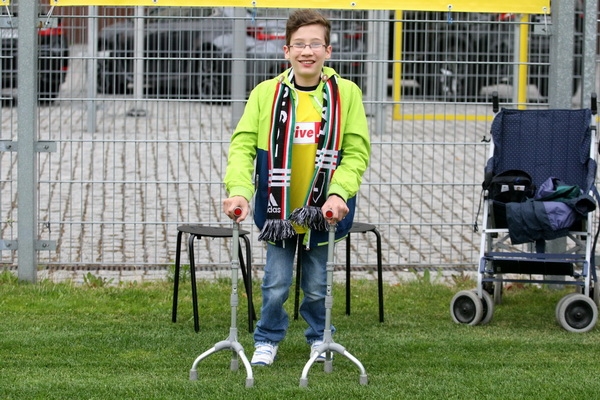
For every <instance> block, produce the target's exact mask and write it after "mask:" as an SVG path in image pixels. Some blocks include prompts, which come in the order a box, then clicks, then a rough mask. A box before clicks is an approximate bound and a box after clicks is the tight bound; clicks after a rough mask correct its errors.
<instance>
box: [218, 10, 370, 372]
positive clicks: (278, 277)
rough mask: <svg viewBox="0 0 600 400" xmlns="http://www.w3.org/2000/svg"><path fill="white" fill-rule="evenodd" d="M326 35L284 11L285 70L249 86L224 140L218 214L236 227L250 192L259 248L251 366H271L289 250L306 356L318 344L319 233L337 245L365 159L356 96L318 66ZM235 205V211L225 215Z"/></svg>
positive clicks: (327, 51)
mask: <svg viewBox="0 0 600 400" xmlns="http://www.w3.org/2000/svg"><path fill="white" fill-rule="evenodd" d="M330 31H331V24H330V22H329V20H327V19H326V18H325V17H324V16H323V15H321V14H320V13H319V12H317V11H314V10H309V9H303V10H297V11H295V12H293V13H292V14H291V15H290V17H289V19H288V21H287V24H286V45H284V46H283V51H284V54H285V58H286V59H287V60H289V61H290V63H291V68H289V69H288V70H286V71H285V72H283V73H282V74H280V75H279V76H277V77H276V78H273V79H270V80H267V81H264V82H262V83H260V84H259V85H257V86H256V87H255V88H254V90H253V91H252V93H251V94H250V97H249V99H248V102H247V104H246V108H245V110H244V114H243V115H242V117H241V119H240V121H239V123H238V125H237V127H236V130H235V132H234V133H233V136H232V138H231V144H230V147H229V157H228V164H227V170H226V173H225V179H224V183H225V187H226V190H227V193H228V195H229V197H228V198H227V199H225V200H224V201H223V211H224V213H225V214H226V215H227V216H229V217H230V218H232V219H234V220H236V221H237V222H241V221H243V220H244V219H245V218H246V217H247V215H248V213H249V211H250V206H249V202H250V200H251V199H252V196H253V195H254V192H256V195H255V198H254V200H255V207H254V221H255V223H256V225H257V226H258V228H259V229H260V230H261V233H260V235H259V237H258V238H259V240H264V241H266V242H267V254H266V263H265V270H264V277H263V283H262V287H261V288H262V299H263V300H262V308H261V317H260V320H259V321H258V323H257V326H256V330H255V332H254V341H255V351H254V355H253V357H252V360H251V364H252V365H271V364H272V363H273V361H274V359H275V356H276V354H277V350H278V346H279V343H280V342H281V341H282V340H283V339H284V338H285V335H286V332H287V328H288V324H289V319H288V314H287V313H286V311H285V310H284V308H283V305H284V303H285V301H286V300H287V298H288V295H289V289H290V286H291V284H292V275H293V271H294V256H295V252H296V248H297V249H298V251H302V252H303V253H302V280H301V288H302V290H303V292H304V299H303V301H302V304H301V306H300V314H301V315H302V317H303V318H304V320H305V321H306V322H307V323H308V328H307V329H306V331H305V337H306V342H307V343H308V344H309V345H310V346H311V352H312V351H313V350H314V349H315V348H316V347H318V346H319V345H321V344H322V343H323V330H324V329H325V295H326V287H327V281H326V280H327V279H326V265H327V246H326V245H327V229H328V228H327V227H328V224H337V229H336V240H337V239H340V238H342V237H344V236H345V235H346V234H347V233H348V230H349V229H350V227H351V226H352V220H353V218H354V206H355V203H356V198H355V196H356V193H357V191H358V189H359V187H360V183H361V180H362V175H363V173H364V172H365V170H366V168H367V165H368V161H369V156H370V139H369V133H368V127H367V118H366V115H365V111H364V106H363V103H362V93H361V91H360V89H359V88H358V86H356V85H355V84H354V83H353V82H351V81H349V80H346V79H342V78H341V77H340V76H339V75H338V74H337V73H336V72H335V71H334V70H333V69H332V68H328V67H325V66H324V64H325V61H326V60H327V59H329V58H330V57H331V52H332V47H331V45H330ZM255 165H256V167H255ZM253 173H254V179H253V176H252V175H253ZM236 208H241V210H242V212H241V215H239V216H236V215H235V214H234V210H235V209H236ZM326 211H330V214H331V215H332V216H331V218H327V217H325V213H326ZM296 243H297V246H296ZM331 329H332V332H334V328H333V327H331ZM323 360H324V355H320V357H319V359H318V361H323Z"/></svg>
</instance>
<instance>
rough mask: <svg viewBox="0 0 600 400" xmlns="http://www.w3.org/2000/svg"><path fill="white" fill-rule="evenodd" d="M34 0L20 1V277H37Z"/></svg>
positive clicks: (35, 33) (36, 131)
mask: <svg viewBox="0 0 600 400" xmlns="http://www.w3.org/2000/svg"><path fill="white" fill-rule="evenodd" d="M38 10H39V5H38V1H37V0H29V1H21V2H20V4H19V14H18V18H19V22H18V24H19V27H18V33H19V43H18V49H17V51H18V61H17V62H18V64H17V67H18V71H19V75H18V87H19V98H18V108H17V117H18V122H19V126H18V130H17V140H18V148H17V151H18V165H17V171H18V178H17V204H18V210H17V218H18V220H19V221H18V224H17V239H18V261H17V262H18V277H19V280H24V281H29V282H32V283H35V282H36V280H37V253H36V249H35V243H36V241H37V238H38V232H37V213H38V211H37V201H36V199H37V174H38V168H37V165H38V162H37V156H36V152H35V144H36V141H37V135H38V126H37V101H38V84H37V76H38V41H37V39H38V38H37V23H38V21H37V20H38Z"/></svg>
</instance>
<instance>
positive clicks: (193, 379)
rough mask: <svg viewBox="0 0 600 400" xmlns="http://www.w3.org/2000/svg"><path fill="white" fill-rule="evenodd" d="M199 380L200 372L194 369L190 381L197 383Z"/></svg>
mask: <svg viewBox="0 0 600 400" xmlns="http://www.w3.org/2000/svg"><path fill="white" fill-rule="evenodd" d="M197 380H198V371H196V370H194V369H192V370H190V381H197Z"/></svg>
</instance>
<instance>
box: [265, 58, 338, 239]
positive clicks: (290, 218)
mask: <svg viewBox="0 0 600 400" xmlns="http://www.w3.org/2000/svg"><path fill="white" fill-rule="evenodd" d="M288 79H289V81H290V82H292V81H293V70H290V73H289V75H288ZM321 79H322V80H323V82H324V85H323V110H322V113H321V128H320V131H319V138H318V144H317V153H316V155H315V172H314V175H313V178H312V183H311V189H310V191H309V192H308V193H307V195H306V199H305V202H304V204H305V206H304V207H302V208H297V209H295V210H293V211H292V212H291V213H290V210H289V196H290V180H291V175H292V169H291V168H292V145H293V142H294V127H295V126H296V104H295V100H294V97H293V96H292V95H291V92H292V88H290V87H289V86H288V85H287V84H285V83H284V79H283V77H282V78H281V79H280V80H279V82H278V84H277V87H276V89H275V96H274V101H273V110H272V113H271V140H270V143H269V155H268V159H269V177H268V208H267V220H266V222H265V225H264V226H263V228H262V230H261V232H260V235H259V236H258V239H259V240H266V241H278V240H284V239H289V238H291V237H293V236H294V235H295V234H296V232H295V230H294V227H293V225H292V223H295V224H297V225H300V226H303V227H306V228H308V229H311V230H318V231H326V230H327V227H328V224H327V221H325V218H324V217H323V214H322V212H321V207H322V206H323V204H324V203H325V200H326V198H327V189H328V186H329V182H330V181H331V178H332V176H333V173H334V171H335V169H336V168H337V164H338V151H339V149H340V145H341V139H340V135H341V133H340V114H341V107H340V95H339V91H338V86H337V81H336V78H335V77H332V78H329V77H327V76H325V75H323V76H322V77H321Z"/></svg>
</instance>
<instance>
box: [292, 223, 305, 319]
mask: <svg viewBox="0 0 600 400" xmlns="http://www.w3.org/2000/svg"><path fill="white" fill-rule="evenodd" d="M303 241H304V235H298V241H297V242H296V287H295V288H294V291H295V297H294V320H295V321H297V320H298V309H299V308H300V281H301V280H302V242H303Z"/></svg>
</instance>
